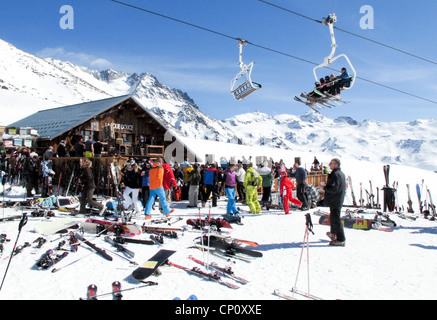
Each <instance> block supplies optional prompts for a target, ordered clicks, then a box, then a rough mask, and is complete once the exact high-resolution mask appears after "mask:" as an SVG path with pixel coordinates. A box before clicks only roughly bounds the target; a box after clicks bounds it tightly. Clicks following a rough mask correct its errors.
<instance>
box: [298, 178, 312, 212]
mask: <svg viewBox="0 0 437 320" xmlns="http://www.w3.org/2000/svg"><path fill="white" fill-rule="evenodd" d="M296 193H297V198H298V199H299V200H300V201H301V202H302V208H309V207H308V200H307V197H306V195H305V184H304V183H301V184H298V185H297V187H296Z"/></svg>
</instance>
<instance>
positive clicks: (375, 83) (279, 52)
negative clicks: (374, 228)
mask: <svg viewBox="0 0 437 320" xmlns="http://www.w3.org/2000/svg"><path fill="white" fill-rule="evenodd" d="M109 1H112V2H114V3H118V4H121V5H124V6H127V7H131V8H133V9H136V10H140V11H143V12H146V13H150V14H153V15H156V16H159V17H162V18H165V19H168V20H172V21H175V22H178V23H182V24H185V25H188V26H190V27H193V28H197V29H200V30H203V31H207V32H210V33H213V34H215V35H219V36H222V37H226V38H228V39H232V40H235V41H239V40H241V38H238V37H232V36H230V35H227V34H224V33H222V32H218V31H215V30H212V29H209V28H205V27H201V26H199V25H196V24H193V23H190V22H186V21H183V20H180V19H176V18H172V17H169V16H167V15H164V14H160V13H157V12H154V11H150V10H147V9H144V8H140V7H137V6H134V5H131V4H128V3H125V2H122V1H117V0H109ZM258 1H262V2H265V3H267V2H266V1H263V0H258ZM269 4H270V3H269ZM299 15H300V14H299ZM301 16H303V15H301ZM303 17H305V18H308V17H306V16H303ZM308 19H310V20H313V21H316V22H320V23H323V22H322V21H318V20H315V19H311V18H308ZM246 42H247V44H249V45H252V46H254V47H257V48H260V49H263V50H266V51H270V52H273V53H276V54H279V55H283V56H286V57H289V58H292V59H295V60H299V61H302V62H305V63H308V64H312V65H318V64H317V63H316V62H313V61H310V60H307V59H304V58H300V57H297V56H294V55H291V54H289V53H286V52H282V51H279V50H276V49H272V48H269V47H266V46H263V45H259V44H256V43H253V42H250V41H248V40H246ZM436 64H437V63H436ZM325 68H327V69H329V70H333V71H338V70H336V69H333V68H329V67H325ZM357 79H360V80H363V81H366V82H369V83H372V84H374V85H377V86H380V87H383V88H386V89H390V90H393V91H397V92H399V93H403V94H405V95H409V96H411V97H414V98H417V99H421V100H424V101H427V102H431V103H434V104H437V101H435V100H431V99H428V98H424V97H421V96H418V95H415V94H412V93H409V92H406V91H403V90H400V89H396V88H393V87H390V86H387V85H384V84H381V83H378V82H375V81H372V80H368V79H365V78H362V77H358V76H357Z"/></svg>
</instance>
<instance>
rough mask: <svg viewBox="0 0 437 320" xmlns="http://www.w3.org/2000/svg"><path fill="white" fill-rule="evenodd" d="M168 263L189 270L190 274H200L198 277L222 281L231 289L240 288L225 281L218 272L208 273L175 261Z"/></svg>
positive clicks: (222, 283)
mask: <svg viewBox="0 0 437 320" xmlns="http://www.w3.org/2000/svg"><path fill="white" fill-rule="evenodd" d="M168 264H169V265H171V266H172V267H176V268H179V269H182V270H185V271H186V272H188V273H190V274H193V275H196V276H198V277H202V278H204V279H208V280H211V281H215V282H218V283H220V284H221V285H224V286H226V287H228V288H231V289H238V288H240V287H239V286H237V285H235V284H233V283H230V282H226V281H223V280H222V279H221V278H220V277H219V276H218V275H217V273H207V272H205V271H202V270H200V269H199V268H197V267H193V268H191V269H190V268H187V267H184V266H181V265H178V264H175V263H173V262H170V261H169V262H168Z"/></svg>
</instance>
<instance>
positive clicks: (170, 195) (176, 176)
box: [121, 158, 323, 215]
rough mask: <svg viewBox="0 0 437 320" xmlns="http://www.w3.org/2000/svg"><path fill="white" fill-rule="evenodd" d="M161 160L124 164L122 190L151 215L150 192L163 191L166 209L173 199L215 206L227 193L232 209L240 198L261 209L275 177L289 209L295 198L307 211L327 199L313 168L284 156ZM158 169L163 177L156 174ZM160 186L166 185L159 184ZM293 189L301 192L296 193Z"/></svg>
mask: <svg viewBox="0 0 437 320" xmlns="http://www.w3.org/2000/svg"><path fill="white" fill-rule="evenodd" d="M158 160H159V161H160V162H159V163H158V164H157V163H155V162H151V161H150V160H140V161H137V162H136V161H135V160H134V159H130V160H129V161H127V162H126V165H125V166H124V168H123V169H122V177H123V178H122V180H121V182H122V187H123V188H124V194H123V196H124V198H125V199H126V203H127V205H128V206H131V209H133V210H135V211H136V212H140V211H141V209H140V208H139V207H138V205H139V204H140V205H142V207H143V208H145V212H146V215H149V214H150V209H151V206H152V204H154V202H155V201H154V200H153V202H152V203H149V201H148V200H149V199H150V198H151V197H152V198H153V199H155V198H156V197H159V200H160V203H159V208H160V209H161V211H162V212H163V213H165V214H168V212H169V209H168V206H169V205H170V204H171V202H172V201H180V200H188V204H187V207H188V208H194V207H200V206H201V207H205V206H206V205H210V206H212V207H215V206H217V200H218V199H219V198H220V197H225V198H226V199H227V209H226V211H227V212H226V213H227V214H230V215H237V214H238V213H239V208H238V206H237V203H243V204H246V205H247V206H248V207H249V210H250V213H254V214H256V213H260V212H261V209H262V207H263V206H266V205H270V204H271V203H272V197H271V191H272V187H273V186H274V182H275V180H276V181H277V184H276V189H277V192H278V193H279V195H280V199H282V201H279V202H280V204H282V205H283V207H284V212H285V213H286V214H288V213H290V207H289V203H290V202H291V203H292V204H293V205H295V206H297V207H299V209H300V210H303V211H305V210H308V209H309V208H311V207H314V206H316V205H317V203H319V204H320V203H321V201H323V190H321V189H320V188H316V187H315V186H312V185H309V184H308V183H307V175H308V172H307V170H306V169H304V168H303V167H302V166H300V165H299V164H298V163H295V164H294V165H293V166H292V167H291V168H287V167H286V166H285V164H284V162H283V161H282V160H281V161H280V162H277V163H269V162H264V163H262V164H259V165H258V166H257V167H255V166H254V165H253V163H249V162H248V163H243V162H242V161H236V163H227V162H226V163H221V164H220V165H219V164H218V163H211V164H208V163H207V164H198V163H192V164H190V163H188V162H183V163H181V164H178V163H174V164H172V165H170V164H168V163H165V161H163V160H162V159H160V158H158ZM158 160H157V161H158ZM157 169H159V170H157ZM158 171H159V174H160V178H159V179H157V177H156V174H155V173H156V172H158ZM157 180H158V181H157ZM158 187H159V188H161V187H162V189H159V190H158ZM295 189H296V191H295V192H293V190H295ZM152 190H153V191H152ZM260 193H261V196H260V197H259V194H260ZM293 193H296V195H297V196H296V198H295V197H294V196H293ZM259 198H260V199H259ZM163 200H165V201H163ZM148 203H149V206H148Z"/></svg>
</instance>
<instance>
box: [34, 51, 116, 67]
mask: <svg viewBox="0 0 437 320" xmlns="http://www.w3.org/2000/svg"><path fill="white" fill-rule="evenodd" d="M36 55H37V56H39V57H41V58H54V59H59V60H62V61H70V62H71V63H74V64H77V65H80V66H88V67H93V68H99V69H104V68H109V67H110V66H111V65H112V63H111V62H110V61H109V60H107V59H104V58H98V57H95V56H93V55H92V54H88V53H84V52H72V51H67V50H65V49H64V48H61V47H57V48H44V49H42V50H40V51H38V52H37V53H36Z"/></svg>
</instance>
